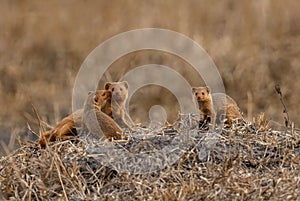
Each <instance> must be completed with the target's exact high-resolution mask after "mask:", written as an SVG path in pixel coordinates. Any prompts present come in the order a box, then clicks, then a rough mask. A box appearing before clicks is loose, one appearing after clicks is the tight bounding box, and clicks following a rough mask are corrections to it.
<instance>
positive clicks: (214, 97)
mask: <svg viewBox="0 0 300 201" xmlns="http://www.w3.org/2000/svg"><path fill="white" fill-rule="evenodd" d="M192 91H193V93H194V96H195V98H196V101H197V102H198V107H199V110H200V113H201V114H202V115H203V117H202V118H201V120H202V121H208V120H209V117H210V122H211V123H212V126H213V128H214V126H215V123H216V119H217V118H218V119H219V118H220V115H222V114H225V113H226V116H225V117H226V120H227V123H228V124H231V123H232V121H233V119H235V118H242V115H241V113H240V109H239V107H238V106H237V104H236V102H235V101H234V100H233V99H232V98H231V97H229V96H228V95H226V94H223V93H213V94H211V92H210V89H209V87H207V86H206V87H192Z"/></svg>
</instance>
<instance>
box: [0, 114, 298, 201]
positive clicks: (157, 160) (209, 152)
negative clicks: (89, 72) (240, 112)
mask: <svg viewBox="0 0 300 201" xmlns="http://www.w3.org/2000/svg"><path fill="white" fill-rule="evenodd" d="M191 119H192V120H191ZM193 119H194V117H193V116H192V117H191V116H189V115H188V116H186V115H182V118H181V120H180V121H179V124H178V125H179V127H178V129H177V130H175V129H174V128H168V129H166V128H165V129H162V130H160V131H158V130H157V131H153V130H150V129H148V128H139V129H138V130H137V131H136V132H135V133H132V135H133V136H132V137H131V138H130V139H129V141H127V142H106V141H104V142H103V141H98V140H93V139H91V138H89V137H87V136H86V135H83V134H82V136H81V137H79V138H78V139H76V140H75V141H73V142H71V141H63V142H56V143H53V144H51V145H50V146H49V147H48V148H46V149H45V150H40V149H38V148H37V144H36V143H25V144H23V145H22V147H21V148H20V149H18V150H17V151H15V152H14V153H13V154H11V155H9V156H6V157H2V158H1V160H0V189H1V191H2V196H3V197H2V199H12V200H44V199H45V200H58V199H62V200H158V199H159V200H202V199H206V200H207V199H210V200H274V199H275V200H296V199H298V198H299V196H300V185H299V184H300V171H299V170H300V164H299V161H300V158H299V154H300V133H299V132H298V131H291V130H287V131H281V132H280V131H274V130H272V129H269V128H267V127H265V126H262V125H260V126H259V125H255V124H251V123H246V122H236V124H234V125H233V126H232V127H231V128H226V129H222V130H220V129H218V130H217V131H216V133H211V132H206V131H204V130H201V129H200V130H198V129H192V128H191V126H193V124H194V123H195V121H194V120H193ZM83 133H84V132H83ZM163 133H164V135H163ZM171 145H172V146H173V147H172V148H173V150H172V151H170V152H168V153H163V151H162V150H164V149H165V148H166V147H168V146H169V147H170V146H171ZM153 154H154V156H155V157H154V158H151V157H150V156H151V155H152V156H153ZM145 155H146V156H147V157H142V156H145ZM149 157H150V158H149ZM172 157H175V159H176V160H175V159H174V158H172ZM149 160H150V162H149ZM145 164H151V165H145Z"/></svg>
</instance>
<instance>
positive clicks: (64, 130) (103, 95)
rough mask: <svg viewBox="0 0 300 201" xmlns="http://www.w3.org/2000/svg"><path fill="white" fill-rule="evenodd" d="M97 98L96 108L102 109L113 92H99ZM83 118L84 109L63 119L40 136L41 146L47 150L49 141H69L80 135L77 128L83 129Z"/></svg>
mask: <svg viewBox="0 0 300 201" xmlns="http://www.w3.org/2000/svg"><path fill="white" fill-rule="evenodd" d="M96 96H97V99H98V104H97V103H95V107H97V108H102V107H104V105H105V103H106V102H107V101H108V100H110V98H111V92H110V91H106V90H98V91H97V92H96ZM100 100H101V101H100ZM100 103H101V104H103V105H101V104H100ZM82 116H83V109H79V110H76V111H75V112H74V113H72V114H70V115H69V116H67V117H65V118H64V119H62V120H61V121H60V122H58V123H57V124H56V126H55V127H54V128H52V129H51V130H49V131H46V132H45V133H43V134H42V135H41V136H40V138H39V142H38V143H39V145H40V146H41V147H42V148H45V147H46V143H47V141H49V142H54V141H56V140H58V139H69V138H70V137H71V136H76V135H78V133H77V129H76V126H79V127H82Z"/></svg>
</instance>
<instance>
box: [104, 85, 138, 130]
mask: <svg viewBox="0 0 300 201" xmlns="http://www.w3.org/2000/svg"><path fill="white" fill-rule="evenodd" d="M104 88H105V89H106V90H110V91H111V92H112V97H111V101H110V102H109V101H108V102H107V104H106V106H105V107H104V109H102V111H103V112H104V113H105V114H107V115H109V116H110V117H111V118H113V119H114V120H115V121H116V122H117V124H118V125H119V126H120V127H122V128H128V129H130V130H132V125H133V122H132V120H131V119H130V117H129V115H128V114H127V113H126V110H125V103H126V100H127V97H128V83H127V82H126V81H123V82H107V83H105V85H104Z"/></svg>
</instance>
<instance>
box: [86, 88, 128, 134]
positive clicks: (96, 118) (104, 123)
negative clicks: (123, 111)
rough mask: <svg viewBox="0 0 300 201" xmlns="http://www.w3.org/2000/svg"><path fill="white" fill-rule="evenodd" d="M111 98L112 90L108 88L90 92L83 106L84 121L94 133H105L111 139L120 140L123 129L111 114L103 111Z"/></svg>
mask: <svg viewBox="0 0 300 201" xmlns="http://www.w3.org/2000/svg"><path fill="white" fill-rule="evenodd" d="M99 93H100V94H99ZM99 97H100V98H99ZM110 98H111V91H108V90H98V91H96V92H90V93H89V95H88V98H87V99H86V101H85V104H84V108H83V123H84V124H85V126H86V127H87V128H88V130H89V131H90V132H91V133H93V134H96V135H100V136H101V135H102V133H103V135H104V136H105V137H107V138H109V139H112V138H113V139H116V140H120V139H122V129H121V128H120V127H119V126H118V125H117V124H116V122H115V121H114V120H113V119H112V118H111V117H110V116H108V115H107V114H105V113H104V112H102V111H101V109H104V106H105V105H106V103H107V100H109V99H110ZM99 105H100V106H101V107H99Z"/></svg>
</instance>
